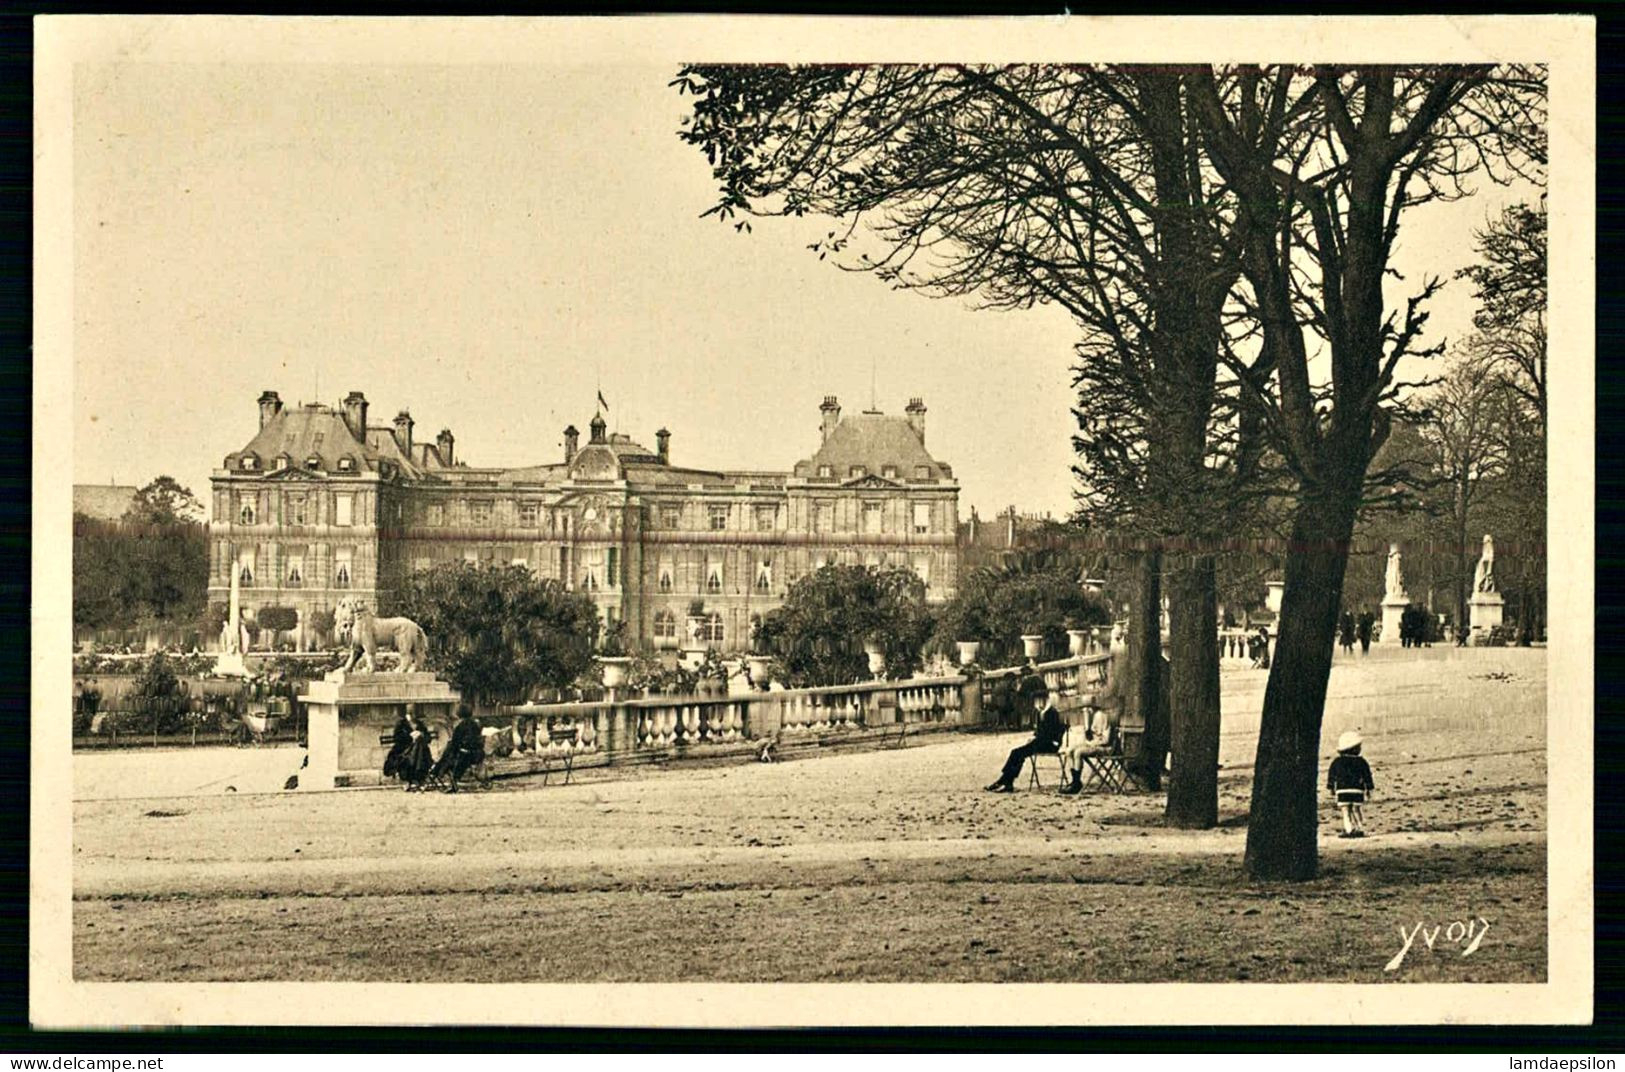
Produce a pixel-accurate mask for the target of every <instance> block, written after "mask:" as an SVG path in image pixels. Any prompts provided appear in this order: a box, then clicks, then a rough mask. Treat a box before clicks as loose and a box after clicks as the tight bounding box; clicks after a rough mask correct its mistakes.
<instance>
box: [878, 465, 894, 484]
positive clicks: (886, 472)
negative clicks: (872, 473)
mask: <svg viewBox="0 0 1625 1072" xmlns="http://www.w3.org/2000/svg"><path fill="white" fill-rule="evenodd" d="M880 475H881V476H883V477H885V478H886V479H887V480H896V479H897V466H895V465H887V466H883V467H882V468H881V470H880Z"/></svg>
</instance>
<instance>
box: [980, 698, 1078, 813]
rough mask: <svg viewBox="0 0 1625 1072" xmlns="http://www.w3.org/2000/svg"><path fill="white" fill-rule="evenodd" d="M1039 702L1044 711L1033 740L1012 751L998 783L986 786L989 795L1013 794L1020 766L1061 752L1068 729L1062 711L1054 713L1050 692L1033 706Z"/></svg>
mask: <svg viewBox="0 0 1625 1072" xmlns="http://www.w3.org/2000/svg"><path fill="white" fill-rule="evenodd" d="M1038 703H1042V704H1043V705H1044V708H1043V710H1042V711H1040V712H1038V725H1037V726H1036V727H1035V728H1034V729H1033V739H1032V740H1030V741H1028V742H1027V743H1026V744H1024V745H1020V746H1018V747H1016V748H1012V749H1011V750H1010V757H1009V758H1008V759H1006V760H1005V761H1004V769H1003V770H1001V771H1000V772H999V780H998V781H996V782H994V783H993V784H992V785H989V786H988V787H987V791H988V792H989V793H1014V792H1015V791H1016V776H1017V775H1019V774H1020V773H1021V765H1022V764H1023V763H1025V762H1027V757H1029V756H1037V755H1053V754H1055V753H1056V752H1058V751H1060V749H1061V738H1062V737H1063V736H1065V735H1066V726H1065V725H1064V724H1063V723H1062V722H1061V715H1060V712H1058V711H1057V710H1055V697H1054V696H1053V695H1051V694H1050V693H1049V692H1048V691H1047V690H1044V691H1040V692H1039V694H1038V699H1037V701H1036V702H1035V703H1034V706H1035V707H1036V706H1037V704H1038Z"/></svg>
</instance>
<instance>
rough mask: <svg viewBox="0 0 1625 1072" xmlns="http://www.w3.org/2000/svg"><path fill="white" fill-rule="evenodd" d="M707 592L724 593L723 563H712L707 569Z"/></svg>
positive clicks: (708, 564) (707, 565)
mask: <svg viewBox="0 0 1625 1072" xmlns="http://www.w3.org/2000/svg"><path fill="white" fill-rule="evenodd" d="M705 590H706V591H707V592H720V591H722V563H721V562H710V563H707V564H706V567H705Z"/></svg>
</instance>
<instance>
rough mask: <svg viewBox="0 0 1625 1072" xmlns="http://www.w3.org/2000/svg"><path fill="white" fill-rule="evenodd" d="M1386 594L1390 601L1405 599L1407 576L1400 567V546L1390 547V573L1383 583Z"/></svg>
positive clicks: (1393, 545)
mask: <svg viewBox="0 0 1625 1072" xmlns="http://www.w3.org/2000/svg"><path fill="white" fill-rule="evenodd" d="M1383 589H1384V594H1385V595H1386V596H1387V597H1388V598H1390V599H1395V598H1398V599H1403V598H1405V574H1404V573H1403V571H1402V570H1401V569H1400V565H1399V544H1397V543H1391V544H1389V545H1388V572H1387V574H1386V575H1385V576H1384V581H1383Z"/></svg>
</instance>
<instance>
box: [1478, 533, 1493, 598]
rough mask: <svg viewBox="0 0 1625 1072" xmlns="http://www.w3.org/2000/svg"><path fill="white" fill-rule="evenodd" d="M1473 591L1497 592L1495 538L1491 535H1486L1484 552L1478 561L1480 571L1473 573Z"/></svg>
mask: <svg viewBox="0 0 1625 1072" xmlns="http://www.w3.org/2000/svg"><path fill="white" fill-rule="evenodd" d="M1473 591H1475V592H1493V591H1495V537H1493V536H1491V535H1490V534H1489V533H1487V532H1486V533H1485V534H1484V551H1483V553H1482V554H1481V555H1480V556H1479V559H1478V569H1476V570H1474V571H1473Z"/></svg>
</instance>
